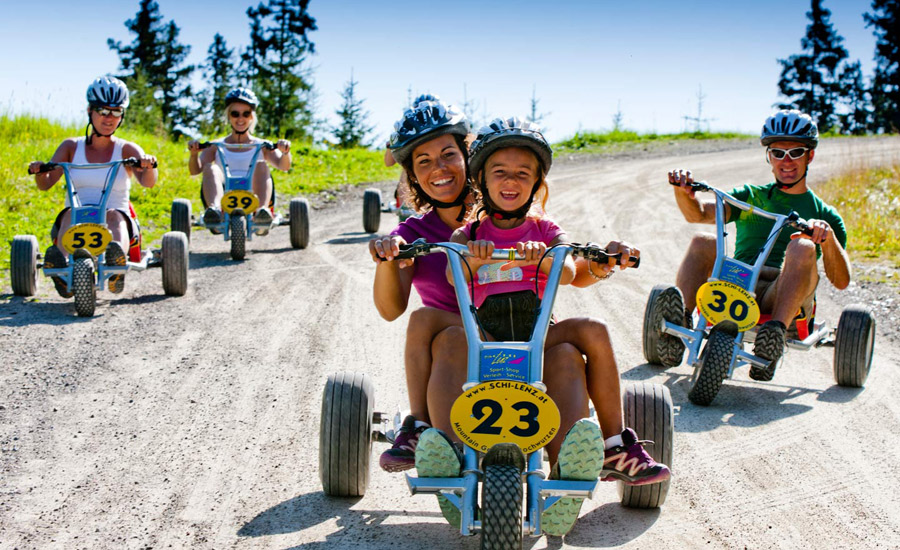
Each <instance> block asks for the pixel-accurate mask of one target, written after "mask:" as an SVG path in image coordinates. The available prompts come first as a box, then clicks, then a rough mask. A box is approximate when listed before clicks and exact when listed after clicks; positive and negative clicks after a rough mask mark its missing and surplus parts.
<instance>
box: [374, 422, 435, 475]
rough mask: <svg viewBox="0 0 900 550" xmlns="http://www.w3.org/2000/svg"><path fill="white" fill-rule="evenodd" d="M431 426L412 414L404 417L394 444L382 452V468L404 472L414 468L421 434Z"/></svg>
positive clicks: (380, 462)
mask: <svg viewBox="0 0 900 550" xmlns="http://www.w3.org/2000/svg"><path fill="white" fill-rule="evenodd" d="M430 427H431V426H429V425H428V424H426V423H425V422H420V421H417V420H416V417H414V416H412V415H409V416H407V417H406V418H404V419H403V424H402V425H401V426H400V431H398V432H397V435H396V437H395V438H394V446H393V447H391V448H390V449H388V450H386V451H385V452H383V453H381V458H380V459H379V460H378V463H379V464H380V465H381V469H382V470H384V471H386V472H403V471H405V470H410V469H412V468H414V467H415V466H416V445H418V443H419V436H420V435H422V432H424V431H425V430H427V429H428V428H430Z"/></svg>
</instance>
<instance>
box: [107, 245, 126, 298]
mask: <svg viewBox="0 0 900 550" xmlns="http://www.w3.org/2000/svg"><path fill="white" fill-rule="evenodd" d="M105 254H106V265H107V266H110V267H111V266H123V265H125V263H126V260H125V251H124V250H122V245H120V244H119V243H118V241H112V242H111V243H109V246H107V247H106V253H105ZM123 290H125V274H124V273H117V274H115V275H113V276H112V277H110V278H109V291H110V292H112V293H113V294H119V293H121V292H122V291H123Z"/></svg>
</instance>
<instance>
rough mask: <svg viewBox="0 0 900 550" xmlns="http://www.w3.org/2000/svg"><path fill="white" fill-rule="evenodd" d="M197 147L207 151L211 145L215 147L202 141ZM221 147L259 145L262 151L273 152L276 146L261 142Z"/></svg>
mask: <svg viewBox="0 0 900 550" xmlns="http://www.w3.org/2000/svg"><path fill="white" fill-rule="evenodd" d="M198 145H199V147H200V149H208V148H209V147H212V146H213V145H215V143H214V142H212V141H204V142H203V143H199V144H198ZM223 145H225V146H226V147H229V146H242V145H243V146H246V145H259V146H260V147H262V148H263V149H267V150H269V151H273V150H275V148H276V147H277V146H276V145H275V144H274V143H272V142H271V141H263V142H260V143H224V144H223Z"/></svg>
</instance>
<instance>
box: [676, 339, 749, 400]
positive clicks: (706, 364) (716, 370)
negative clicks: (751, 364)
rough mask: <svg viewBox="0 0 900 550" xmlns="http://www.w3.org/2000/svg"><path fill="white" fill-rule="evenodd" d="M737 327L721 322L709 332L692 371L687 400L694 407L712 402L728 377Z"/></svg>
mask: <svg viewBox="0 0 900 550" xmlns="http://www.w3.org/2000/svg"><path fill="white" fill-rule="evenodd" d="M735 336H737V325H735V324H734V323H731V322H729V321H722V322H721V323H719V324H718V325H716V326H714V327H713V328H712V329H711V330H710V331H709V341H707V342H706V347H705V348H704V349H703V353H702V354H701V357H700V365H699V366H698V367H697V368H696V369H695V370H694V379H693V385H692V386H691V391H690V392H688V399H690V400H691V403H693V404H695V405H702V406H706V405H709V404H710V403H712V402H713V399H715V398H716V395H717V394H718V393H719V388H721V387H722V382H724V381H725V378H726V377H727V376H728V369H729V368H730V367H731V361H732V360H733V359H734V337H735Z"/></svg>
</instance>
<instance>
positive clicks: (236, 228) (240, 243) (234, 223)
mask: <svg viewBox="0 0 900 550" xmlns="http://www.w3.org/2000/svg"><path fill="white" fill-rule="evenodd" d="M234 212H235V211H234V210H232V213H231V216H230V218H229V220H228V227H229V232H230V233H231V259H232V260H243V259H244V256H246V255H247V224H246V223H245V220H244V214H243V213H240V214H235V213H234Z"/></svg>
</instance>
